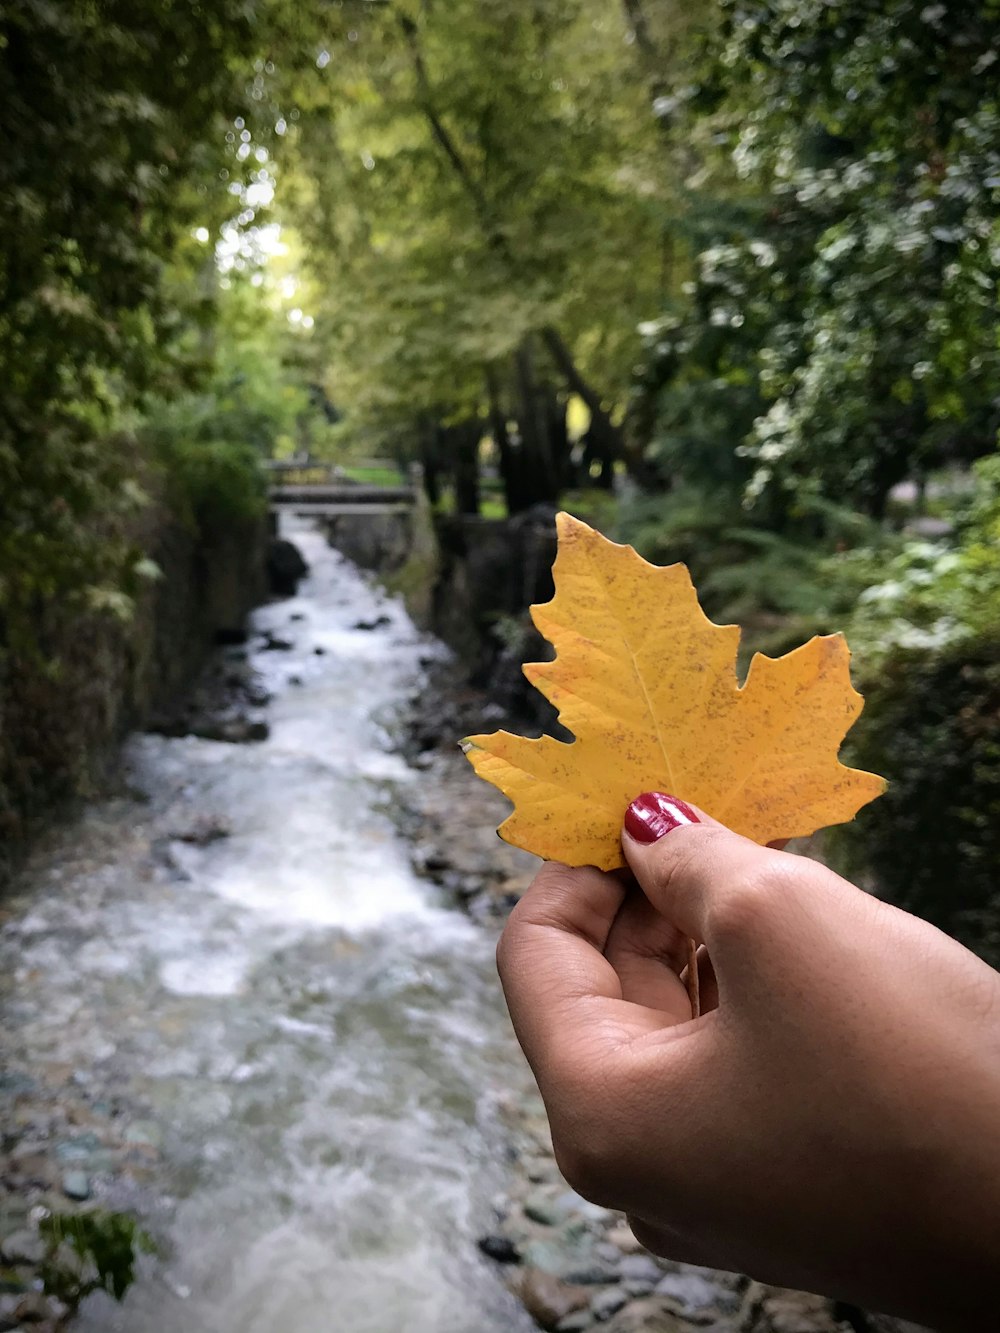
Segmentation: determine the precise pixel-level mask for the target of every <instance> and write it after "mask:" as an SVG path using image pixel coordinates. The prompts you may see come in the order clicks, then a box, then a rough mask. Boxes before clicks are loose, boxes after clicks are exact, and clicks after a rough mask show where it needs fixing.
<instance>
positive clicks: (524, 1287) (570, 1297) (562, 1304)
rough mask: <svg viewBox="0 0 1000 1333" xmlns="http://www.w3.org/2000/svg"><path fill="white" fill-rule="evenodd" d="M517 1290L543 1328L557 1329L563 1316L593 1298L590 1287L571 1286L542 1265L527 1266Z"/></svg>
mask: <svg viewBox="0 0 1000 1333" xmlns="http://www.w3.org/2000/svg"><path fill="white" fill-rule="evenodd" d="M513 1290H514V1292H515V1294H516V1295H517V1297H518V1298H519V1299H520V1301H521V1303H522V1304H523V1305H524V1308H525V1309H526V1310H527V1311H528V1313H529V1314H530V1315H531V1317H532V1319H534V1321H535V1323H536V1324H538V1326H539V1327H540V1328H544V1329H549V1330H552V1329H556V1328H557V1327H558V1326H559V1323H560V1321H561V1320H563V1319H565V1318H566V1316H567V1315H570V1314H573V1313H574V1311H576V1310H581V1309H583V1308H584V1307H585V1306H586V1305H587V1302H588V1301H589V1299H590V1292H589V1291H588V1290H587V1288H586V1287H575V1286H571V1285H570V1284H569V1283H568V1282H562V1281H560V1279H559V1278H557V1277H554V1276H553V1275H552V1274H551V1273H545V1272H542V1270H541V1269H539V1268H525V1269H522V1270H521V1272H520V1273H519V1274H518V1277H517V1280H516V1282H515V1283H514V1284H513Z"/></svg>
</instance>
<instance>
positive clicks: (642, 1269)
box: [618, 1254, 663, 1286]
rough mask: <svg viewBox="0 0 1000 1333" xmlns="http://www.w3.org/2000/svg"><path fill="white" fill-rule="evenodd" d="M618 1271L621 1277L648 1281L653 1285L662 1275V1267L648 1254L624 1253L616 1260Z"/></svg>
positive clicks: (635, 1280)
mask: <svg viewBox="0 0 1000 1333" xmlns="http://www.w3.org/2000/svg"><path fill="white" fill-rule="evenodd" d="M618 1272H619V1273H620V1274H621V1276H622V1278H623V1279H628V1280H631V1281H633V1282H649V1283H651V1284H652V1285H653V1286H655V1285H656V1283H657V1282H659V1280H660V1278H661V1277H662V1276H663V1269H662V1268H661V1267H660V1265H659V1264H658V1263H657V1262H656V1260H655V1259H651V1258H650V1257H649V1255H648V1254H626V1255H623V1257H622V1258H621V1259H619V1261H618Z"/></svg>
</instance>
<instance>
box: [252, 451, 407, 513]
mask: <svg viewBox="0 0 1000 1333" xmlns="http://www.w3.org/2000/svg"><path fill="white" fill-rule="evenodd" d="M264 466H265V471H266V472H267V473H268V476H269V478H270V485H269V488H268V494H269V499H270V506H271V511H272V513H286V514H288V513H293V514H309V515H315V516H318V517H340V516H346V515H352V514H376V513H381V514H386V513H396V512H400V511H404V510H407V509H409V508H411V507H412V506H413V504H414V503H415V502H416V499H417V495H418V492H419V490H420V487H421V485H422V476H421V470H420V467H419V464H415V465H413V466H412V467H411V468H410V469H409V474H408V482H407V483H405V484H400V485H397V486H381V485H372V484H368V483H365V482H361V481H352V480H351V479H350V477H349V476H348V475H347V474H346V473H345V472H344V470H343V469H342V468H340V467H338V466H337V465H335V464H330V463H320V462H313V461H312V460H308V459H306V460H288V461H286V460H271V459H269V460H267V461H266V462H265V465H264ZM364 466H365V469H366V470H368V469H369V468H370V469H371V470H375V471H387V470H390V468H392V465H391V464H387V465H385V466H381V465H376V464H375V463H372V464H367V465H364ZM358 470H361V467H360V466H359V468H358ZM392 470H396V471H400V472H401V469H396V468H392ZM401 482H402V477H401Z"/></svg>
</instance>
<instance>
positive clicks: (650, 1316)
mask: <svg viewBox="0 0 1000 1333" xmlns="http://www.w3.org/2000/svg"><path fill="white" fill-rule="evenodd" d="M754 1327H755V1328H757V1327H758V1326H757V1325H754ZM765 1328H766V1326H764V1327H761V1328H760V1333H765ZM603 1330H604V1333H692V1325H691V1324H690V1323H689V1322H688V1321H687V1320H686V1319H682V1318H680V1316H678V1315H677V1314H675V1313H674V1312H673V1311H672V1310H670V1309H669V1308H667V1307H665V1306H664V1305H663V1303H662V1302H661V1301H659V1300H657V1298H656V1297H655V1296H650V1297H647V1298H646V1299H645V1300H640V1301H632V1302H631V1303H630V1304H628V1305H626V1306H625V1307H624V1309H622V1310H620V1311H619V1313H618V1314H616V1315H615V1316H614V1318H613V1319H611V1320H610V1321H609V1322H608V1323H606V1324H605V1325H604V1326H603ZM706 1333H737V1330H736V1327H735V1325H731V1324H729V1323H715V1322H713V1323H711V1324H710V1325H708V1327H707V1331H706ZM766 1333H770V1330H766Z"/></svg>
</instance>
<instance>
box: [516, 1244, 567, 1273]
mask: <svg viewBox="0 0 1000 1333" xmlns="http://www.w3.org/2000/svg"><path fill="white" fill-rule="evenodd" d="M521 1258H522V1259H523V1260H524V1262H525V1263H526V1264H527V1265H528V1266H529V1267H531V1268H538V1269H540V1270H541V1271H542V1272H543V1273H551V1274H552V1275H553V1277H560V1278H564V1277H565V1276H566V1274H567V1272H568V1270H569V1269H570V1268H571V1267H572V1265H573V1256H572V1255H570V1254H567V1252H566V1248H565V1246H563V1245H560V1244H559V1242H558V1240H531V1241H529V1242H528V1243H527V1245H523V1246H522V1247H521Z"/></svg>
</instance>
